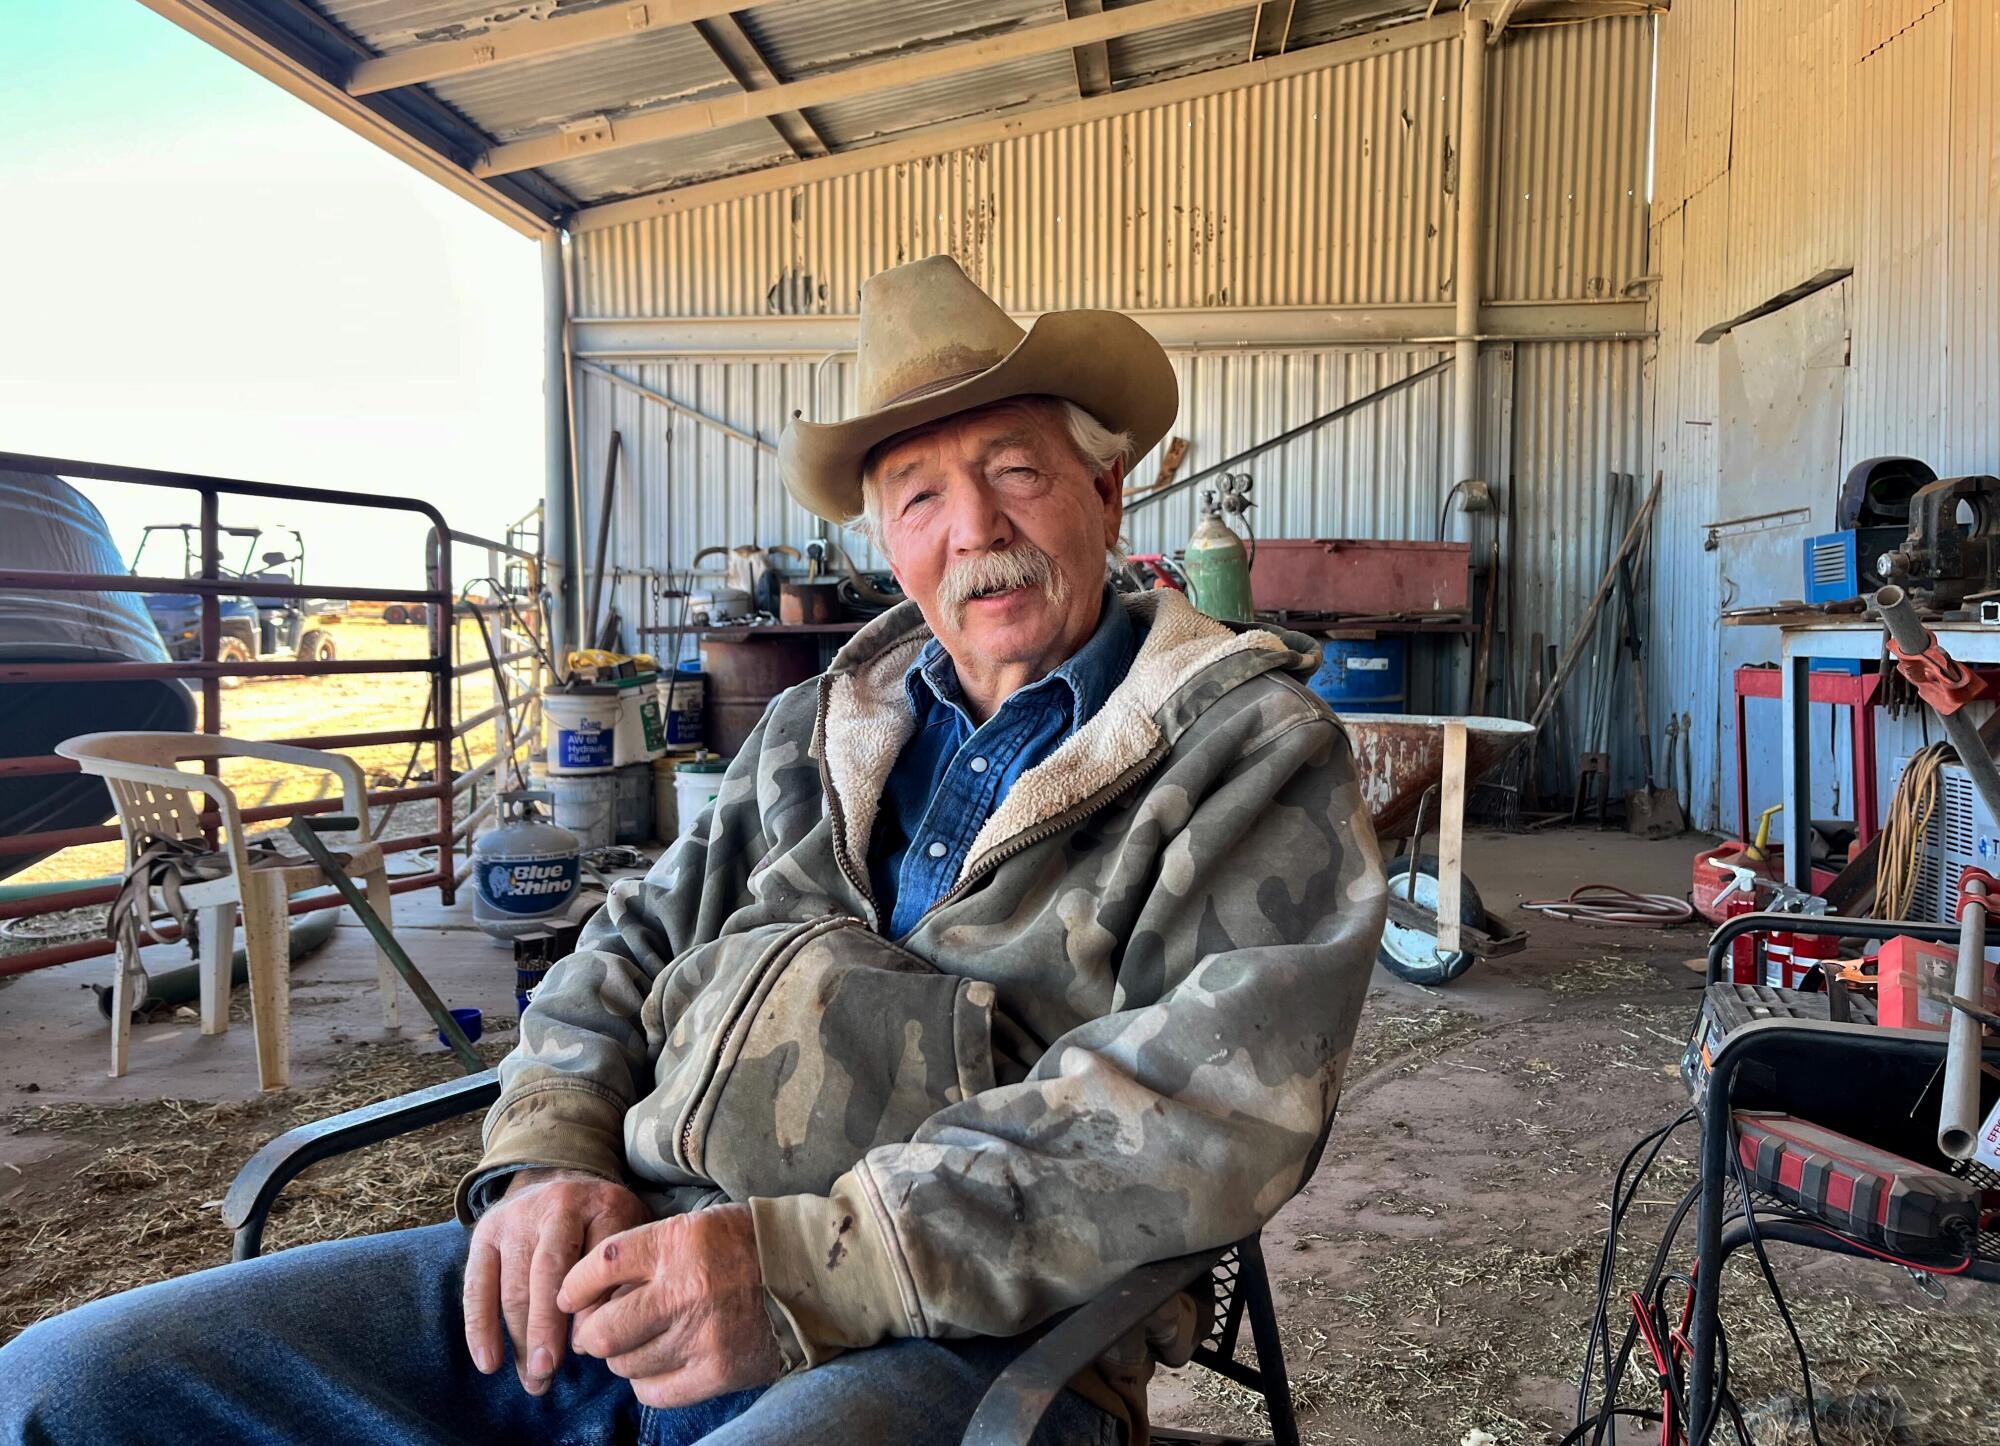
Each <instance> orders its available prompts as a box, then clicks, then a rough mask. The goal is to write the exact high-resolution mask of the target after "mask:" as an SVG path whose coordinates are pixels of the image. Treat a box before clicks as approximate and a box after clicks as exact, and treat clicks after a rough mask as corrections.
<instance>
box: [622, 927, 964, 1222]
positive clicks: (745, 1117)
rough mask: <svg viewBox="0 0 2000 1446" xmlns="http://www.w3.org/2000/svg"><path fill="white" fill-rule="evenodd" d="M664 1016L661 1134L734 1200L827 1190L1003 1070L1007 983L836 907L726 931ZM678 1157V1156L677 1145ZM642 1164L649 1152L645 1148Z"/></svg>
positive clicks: (652, 1117)
mask: <svg viewBox="0 0 2000 1446" xmlns="http://www.w3.org/2000/svg"><path fill="white" fill-rule="evenodd" d="M709 947H710V948H711V949H720V950H722V952H723V955H724V956H725V957H722V958H719V959H714V960H708V961H703V964H702V967H701V968H699V970H698V974H699V977H701V979H702V985H701V987H700V988H699V990H697V991H696V992H695V993H694V994H693V996H692V997H691V998H688V997H685V996H684V997H683V1000H682V1001H681V1003H680V1006H679V1007H677V1008H672V1013H673V1015H674V1017H673V1018H672V1019H671V1020H668V1019H663V1020H662V1023H663V1026H664V1034H665V1038H664V1048H663V1049H662V1051H661V1054H660V1057H659V1062H658V1069H657V1072H656V1080H657V1082H658V1086H659V1087H658V1089H656V1090H655V1092H654V1094H653V1096H652V1097H651V1098H650V1099H648V1100H646V1101H645V1102H643V1103H642V1104H641V1105H640V1106H639V1107H638V1109H637V1110H635V1111H634V1115H635V1116H639V1115H641V1114H643V1115H644V1116H646V1117H647V1119H646V1123H645V1126H644V1127H643V1128H640V1129H637V1130H635V1129H634V1128H632V1126H633V1125H634V1124H635V1123H637V1121H636V1120H633V1121H628V1128H627V1137H628V1144H631V1143H634V1140H633V1137H634V1136H635V1135H637V1136H641V1137H649V1138H650V1141H651V1143H652V1144H653V1145H654V1154H655V1156H656V1158H659V1161H660V1163H662V1164H666V1165H668V1166H669V1167H670V1168H669V1170H668V1171H667V1172H666V1174H667V1175H668V1176H670V1177H673V1178H686V1179H690V1180H706V1181H712V1182H713V1183H714V1184H715V1185H717V1186H718V1187H720V1188H721V1189H722V1190H724V1191H725V1192H726V1193H727V1194H728V1195H729V1196H730V1198H732V1199H735V1200H747V1199H749V1198H751V1197H752V1196H760V1195H761V1196H775V1195H788V1194H801V1193H805V1194H824V1193H825V1192H826V1191H827V1190H828V1189H830V1188H831V1187H832V1185H833V1182H834V1181H835V1180H836V1179H838V1178H839V1177H840V1176H841V1175H842V1174H844V1173H846V1172H847V1171H848V1170H849V1169H851V1168H852V1167H853V1166H854V1165H855V1163H856V1162H857V1161H859V1160H860V1159H861V1157H862V1156H863V1155H865V1154H867V1152H868V1151H869V1150H871V1149H873V1148H874V1147H875V1146H877V1145H882V1144H895V1143H900V1142H902V1141H905V1140H908V1139H909V1138H910V1137H911V1135H913V1134H914V1133H915V1132H916V1129H917V1127H918V1126H919V1125H921V1124H922V1123H923V1122H924V1121H925V1120H927V1119H929V1118H930V1117H931V1116H932V1115H934V1114H936V1113H937V1112H938V1111H939V1110H941V1109H944V1108H946V1107H947V1106H949V1105H952V1104H955V1103H957V1102H958V1101H959V1100H961V1099H965V1098H967V1097H969V1096H971V1095H973V1094H977V1093H979V1092H980V1091H982V1090H986V1089H990V1088H991V1087H992V1086H993V1083H994V1074H995V1067H994V1051H993V1031H994V1019H995V995H994V991H993V986H992V985H990V984H986V983H983V982H980V981H976V980H969V979H959V978H955V977H952V976H949V975H945V974H940V973H938V972H937V971H936V970H935V969H933V968H932V967H931V966H930V965H928V964H926V963H925V962H924V961H923V960H921V959H919V958H917V957H916V956H915V955H914V954H911V953H909V952H907V951H905V950H902V949H898V948H896V947H895V946H894V945H893V944H890V943H888V942H887V941H886V940H884V939H883V938H882V937H881V936H880V935H877V934H874V933H872V932H870V931H869V930H868V929H866V928H865V927H863V926H862V925H861V924H860V922H859V921H858V920H854V919H850V918H846V917H844V916H838V915H836V916H828V917H825V918H820V919H814V920H812V921H810V922H808V923H805V924H786V925H771V926H766V928H764V929H761V930H753V931H749V932H748V933H746V934H740V935H735V936H732V937H731V938H728V939H724V940H718V941H716V943H715V944H714V945H711V946H709ZM661 1157H663V1158H661ZM633 1163H634V1165H635V1167H637V1168H639V1169H640V1170H641V1173H649V1172H647V1171H646V1170H645V1169H644V1165H645V1160H644V1159H643V1156H642V1154H641V1153H638V1152H635V1153H634V1154H633Z"/></svg>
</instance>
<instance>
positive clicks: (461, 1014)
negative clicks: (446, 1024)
mask: <svg viewBox="0 0 2000 1446" xmlns="http://www.w3.org/2000/svg"><path fill="white" fill-rule="evenodd" d="M451 1017H452V1018H453V1019H455V1020H457V1021H458V1027H459V1028H460V1029H462V1030H464V1031H465V1037H466V1038H467V1039H469V1040H470V1041H472V1043H474V1044H477V1043H479V1036H480V1034H481V1033H482V1032H483V1031H484V1029H485V1027H486V1025H485V1018H484V1016H483V1015H481V1014H480V1012H479V1011H478V1010H476V1009H454V1010H452V1012H451ZM437 1042H438V1043H439V1044H441V1045H443V1046H444V1047H445V1048H446V1049H450V1048H451V1041H450V1040H448V1039H446V1038H445V1037H444V1031H443V1030H442V1029H440V1030H439V1031H438V1032H437Z"/></svg>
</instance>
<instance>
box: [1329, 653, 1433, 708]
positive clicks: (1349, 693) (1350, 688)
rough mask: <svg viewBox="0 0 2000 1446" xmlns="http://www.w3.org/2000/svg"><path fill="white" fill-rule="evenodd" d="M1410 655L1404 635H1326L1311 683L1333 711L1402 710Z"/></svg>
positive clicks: (1406, 692)
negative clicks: (1368, 638) (1361, 637)
mask: <svg viewBox="0 0 2000 1446" xmlns="http://www.w3.org/2000/svg"><path fill="white" fill-rule="evenodd" d="M1409 656H1410V643H1409V639H1407V638H1376V639H1373V640H1372V641H1366V642H1357V641H1354V640H1352V639H1348V638H1326V639H1323V640H1322V641H1321V643H1320V653H1319V671H1318V672H1316V673H1314V674H1313V675H1312V679H1311V682H1310V686H1311V688H1312V690H1313V692H1315V693H1317V694H1319V696H1320V697H1322V698H1324V699H1326V701H1327V703H1328V705H1329V706H1330V707H1332V709H1333V711H1334V712H1336V713H1401V712H1402V711H1403V704H1404V701H1405V699H1406V698H1407V697H1408V696H1409V686H1408V683H1407V681H1406V679H1407V675H1408V671H1409V670H1408V667H1407V664H1408V661H1409Z"/></svg>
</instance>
